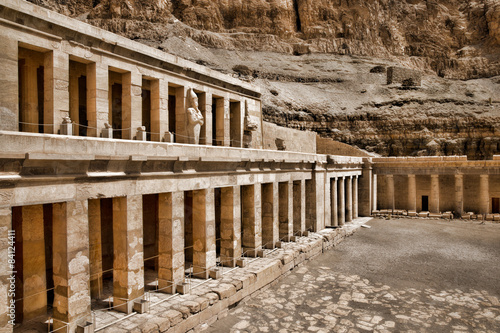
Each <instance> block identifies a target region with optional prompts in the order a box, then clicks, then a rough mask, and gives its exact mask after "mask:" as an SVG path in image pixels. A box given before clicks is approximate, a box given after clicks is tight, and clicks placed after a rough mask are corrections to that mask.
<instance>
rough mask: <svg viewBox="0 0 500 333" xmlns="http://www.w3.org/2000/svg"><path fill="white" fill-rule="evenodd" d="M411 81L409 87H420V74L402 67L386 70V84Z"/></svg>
mask: <svg viewBox="0 0 500 333" xmlns="http://www.w3.org/2000/svg"><path fill="white" fill-rule="evenodd" d="M407 80H411V83H412V84H408V85H410V86H420V85H421V84H422V73H421V72H419V71H416V70H413V69H409V68H403V67H389V68H387V84H393V83H401V84H404V83H405V81H407Z"/></svg>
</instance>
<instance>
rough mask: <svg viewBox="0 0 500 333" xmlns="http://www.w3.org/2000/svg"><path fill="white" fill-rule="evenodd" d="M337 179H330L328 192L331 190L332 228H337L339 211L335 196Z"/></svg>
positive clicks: (336, 196)
mask: <svg viewBox="0 0 500 333" xmlns="http://www.w3.org/2000/svg"><path fill="white" fill-rule="evenodd" d="M337 186H338V184H337V178H332V180H331V185H330V190H331V192H332V193H331V195H330V196H331V198H330V200H331V206H332V226H334V227H338V225H339V209H338V202H339V199H338V195H337Z"/></svg>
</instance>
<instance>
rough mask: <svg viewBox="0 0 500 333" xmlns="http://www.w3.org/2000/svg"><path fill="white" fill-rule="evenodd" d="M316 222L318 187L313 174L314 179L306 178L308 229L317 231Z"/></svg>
mask: <svg viewBox="0 0 500 333" xmlns="http://www.w3.org/2000/svg"><path fill="white" fill-rule="evenodd" d="M316 222H317V218H316V187H315V186H314V175H313V179H311V180H306V230H307V231H315V230H316V229H315V228H316Z"/></svg>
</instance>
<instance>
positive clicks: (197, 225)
mask: <svg viewBox="0 0 500 333" xmlns="http://www.w3.org/2000/svg"><path fill="white" fill-rule="evenodd" d="M216 255H217V254H216V245H215V206H214V190H213V189H205V190H197V191H193V275H194V276H195V277H198V278H201V279H207V278H208V276H209V273H210V271H209V270H210V269H211V268H214V267H215V266H216V265H217V262H216Z"/></svg>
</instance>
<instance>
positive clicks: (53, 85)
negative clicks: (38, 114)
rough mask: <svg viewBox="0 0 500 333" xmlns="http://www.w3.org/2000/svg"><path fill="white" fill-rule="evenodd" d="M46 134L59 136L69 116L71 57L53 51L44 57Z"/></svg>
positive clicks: (58, 51)
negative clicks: (65, 118) (62, 125)
mask: <svg viewBox="0 0 500 333" xmlns="http://www.w3.org/2000/svg"><path fill="white" fill-rule="evenodd" d="M44 58H45V59H44V81H45V82H44V85H45V86H44V89H45V92H44V95H45V102H44V123H45V124H54V125H52V126H44V132H45V133H51V134H57V133H58V132H59V130H60V128H61V124H62V123H63V118H64V117H68V116H69V55H68V54H67V53H64V52H62V51H60V50H53V51H52V52H47V53H45V55H44Z"/></svg>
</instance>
